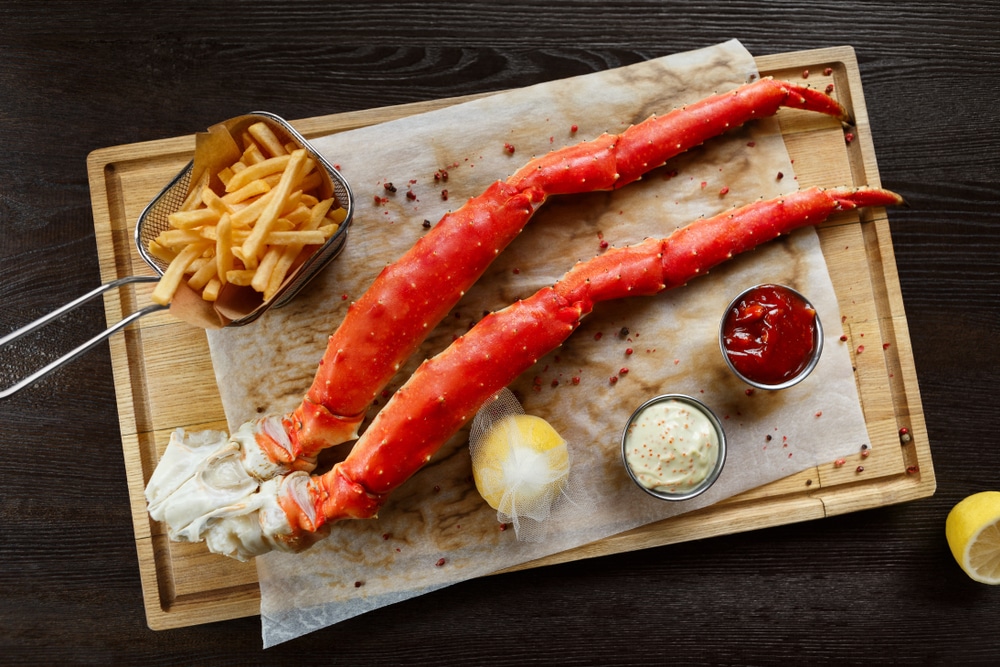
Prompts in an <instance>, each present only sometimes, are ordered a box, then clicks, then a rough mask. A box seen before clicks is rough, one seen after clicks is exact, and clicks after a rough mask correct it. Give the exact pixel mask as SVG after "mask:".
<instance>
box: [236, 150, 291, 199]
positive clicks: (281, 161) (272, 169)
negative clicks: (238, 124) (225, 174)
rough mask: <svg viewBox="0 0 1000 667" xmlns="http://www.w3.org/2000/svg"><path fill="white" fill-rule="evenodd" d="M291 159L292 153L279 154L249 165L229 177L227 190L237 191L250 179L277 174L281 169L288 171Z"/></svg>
mask: <svg viewBox="0 0 1000 667" xmlns="http://www.w3.org/2000/svg"><path fill="white" fill-rule="evenodd" d="M303 152H304V151H303ZM291 159H292V156H291V155H279V156H278V157H272V158H268V159H266V160H264V161H263V162H258V163H257V164H252V165H249V166H248V167H247V168H246V169H243V170H241V171H239V172H237V173H236V174H233V177H232V178H231V179H229V185H227V186H226V191H227V192H235V191H236V190H239V189H240V188H242V187H243V186H244V185H246V184H247V183H249V182H250V181H253V180H256V179H258V178H264V177H265V176H270V175H271V174H276V173H278V172H279V171H284V172H285V173H287V172H288V162H289V160H291Z"/></svg>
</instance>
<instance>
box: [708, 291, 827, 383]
mask: <svg viewBox="0 0 1000 667" xmlns="http://www.w3.org/2000/svg"><path fill="white" fill-rule="evenodd" d="M769 286H774V287H779V288H781V289H785V290H788V291H789V292H791V293H792V294H794V295H795V296H797V297H798V298H800V299H802V301H804V302H805V304H806V305H807V306H809V307H810V308H812V309H813V310H814V311H815V307H814V306H813V305H812V302H811V301H809V299H807V298H806V297H805V296H803V295H802V293H801V292H799V291H798V290H795V289H792V288H791V287H788V286H787V285H781V284H776V283H761V284H759V285H754V286H753V287H749V288H747V289H745V290H743V291H742V292H740V293H739V294H738V295H737V296H736V298H735V299H733V300H732V301H730V302H729V305H728V306H726V309H725V310H724V311H723V313H722V318H721V320H720V321H719V349H720V350H721V351H722V358H723V359H725V361H726V365H727V366H729V370H731V371H732V372H733V374H734V375H736V377H738V378H739V379H740V380H742V381H743V382H746V383H747V384H748V385H750V386H751V387H755V388H757V389H766V390H772V391H773V390H778V389H787V388H789V387H791V386H794V385H796V384H798V383H799V382H802V381H803V380H804V379H806V377H808V375H809V374H810V373H812V372H813V369H814V368H816V364H818V363H819V358H820V356H821V355H822V354H823V324H822V322H820V319H819V313H816V314H815V316H814V318H813V321H814V322H815V325H816V326H815V328H814V329H813V349H812V356H811V357H810V358H809V361H808V363H806V365H805V366H804V367H803V368H802V370H801V371H799V373H798V374H797V375H795V376H794V377H791V378H789V379H787V380H785V381H784V382H780V383H778V384H766V383H763V382H759V381H757V380H754V379H752V378H749V377H747V376H745V375H743V374H742V373H741V372H740V371H739V370H737V368H736V366H734V365H733V362H732V360H731V359H730V358H729V355H728V354H727V353H726V319H727V318H728V317H729V313H730V312H731V311H732V310H733V308H735V307H736V306H737V304H738V303H739V302H740V301H741V300H742V299H743V297H745V296H746V295H747V294H749V293H750V292H752V291H754V290H756V289H759V288H762V287H769Z"/></svg>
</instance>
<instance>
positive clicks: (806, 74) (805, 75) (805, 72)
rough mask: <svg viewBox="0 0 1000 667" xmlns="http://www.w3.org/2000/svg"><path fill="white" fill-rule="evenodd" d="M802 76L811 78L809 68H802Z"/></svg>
mask: <svg viewBox="0 0 1000 667" xmlns="http://www.w3.org/2000/svg"><path fill="white" fill-rule="evenodd" d="M802 78H803V79H808V78H809V70H807V69H804V70H802Z"/></svg>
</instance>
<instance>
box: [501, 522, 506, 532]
mask: <svg viewBox="0 0 1000 667" xmlns="http://www.w3.org/2000/svg"><path fill="white" fill-rule="evenodd" d="M505 530H507V524H505V523H501V524H500V532H501V533H502V532H503V531H505Z"/></svg>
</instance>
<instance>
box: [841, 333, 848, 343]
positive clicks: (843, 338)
mask: <svg viewBox="0 0 1000 667" xmlns="http://www.w3.org/2000/svg"><path fill="white" fill-rule="evenodd" d="M840 342H841V343H846V342H847V334H842V335H841V336H840Z"/></svg>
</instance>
